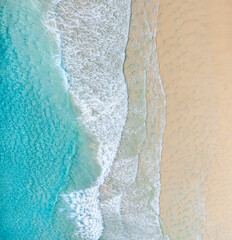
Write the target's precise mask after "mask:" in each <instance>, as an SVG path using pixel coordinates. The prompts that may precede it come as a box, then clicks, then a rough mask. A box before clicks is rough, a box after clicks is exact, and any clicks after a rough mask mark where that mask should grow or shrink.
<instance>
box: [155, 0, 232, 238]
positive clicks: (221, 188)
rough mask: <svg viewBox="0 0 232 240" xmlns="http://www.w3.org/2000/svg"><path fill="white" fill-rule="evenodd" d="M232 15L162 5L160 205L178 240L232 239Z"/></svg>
mask: <svg viewBox="0 0 232 240" xmlns="http://www.w3.org/2000/svg"><path fill="white" fill-rule="evenodd" d="M231 13H232V6H231V3H230V2H229V1H226V0H223V1H220V3H219V2H217V1H213V0H212V1H208V0H205V1H193V0H190V1H184V0H178V1H172V2H170V1H166V0H163V1H161V2H160V10H159V16H158V32H157V49H158V57H159V65H160V74H161V78H162V82H163V85H164V90H165V93H166V100H167V116H166V119H167V122H166V129H165V134H164V139H163V153H162V165H161V183H162V188H161V197H160V207H161V218H162V220H163V221H164V224H165V225H166V227H167V229H168V232H169V236H170V238H171V239H172V240H177V239H178V240H183V239H185V240H187V239H189V240H190V239H191V240H192V239H205V240H211V239H212V240H214V239H221V240H230V239H232V231H231V230H230V225H231V222H232V219H231V218H232V217H231V216H232V214H231V204H230V203H231V202H232V194H230V189H231V186H232V174H231V170H232V166H231V165H230V159H231V154H232V152H231V149H230V146H231V141H232V138H231V137H232V136H231V133H232V131H231V128H232V127H231V124H230V123H231V120H232V114H231V107H232V102H231V92H232V91H231V90H232V85H231V84H230V82H231V77H232V70H231V69H232V68H231V63H232V61H231V60H232V59H231V58H232V47H231V46H232V45H231V42H232V30H231V23H232V14H231Z"/></svg>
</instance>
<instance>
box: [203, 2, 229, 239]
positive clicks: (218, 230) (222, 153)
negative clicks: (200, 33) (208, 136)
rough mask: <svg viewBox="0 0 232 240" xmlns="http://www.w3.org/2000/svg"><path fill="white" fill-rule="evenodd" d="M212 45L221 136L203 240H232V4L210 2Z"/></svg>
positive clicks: (210, 176) (210, 178)
mask: <svg viewBox="0 0 232 240" xmlns="http://www.w3.org/2000/svg"><path fill="white" fill-rule="evenodd" d="M209 7H210V8H209V9H210V13H211V18H210V20H211V27H210V29H211V43H212V45H211V46H212V60H213V62H212V63H213V73H214V79H215V87H216V90H217V96H218V97H217V109H218V132H217V144H216V148H215V155H214V158H213V161H212V163H211V166H210V170H209V173H208V178H207V181H206V187H208V189H206V191H207V198H206V210H207V212H208V217H207V219H206V229H205V235H204V238H203V239H204V240H231V239H232V1H230V0H220V1H216V0H211V1H210V5H209Z"/></svg>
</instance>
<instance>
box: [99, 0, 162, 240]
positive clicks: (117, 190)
mask: <svg viewBox="0 0 232 240" xmlns="http://www.w3.org/2000/svg"><path fill="white" fill-rule="evenodd" d="M157 10H158V1H155V2H154V1H150V0H147V1H143V2H142V1H132V15H131V26H130V34H129V41H128V45H127V50H126V61H125V64H124V69H125V76H126V81H127V86H128V93H129V111H128V118H127V122H126V126H125V128H124V132H123V134H122V139H121V143H120V147H119V149H118V155H117V157H116V159H115V161H114V165H113V168H112V170H111V172H110V174H109V176H108V177H107V179H106V181H105V183H104V184H103V185H102V187H101V199H100V200H101V207H102V209H103V216H104V220H105V224H106V226H105V232H104V233H103V238H104V239H111V240H113V239H115V240H117V239H119V238H126V239H142V238H146V239H147V240H148V239H154V237H155V236H156V239H163V237H162V232H161V228H160V222H159V218H158V216H159V191H160V182H159V167H160V150H161V148H162V146H161V143H160V140H161V141H162V131H163V130H162V128H163V125H164V118H165V114H164V111H165V107H164V105H165V98H164V93H163V92H162V86H161V83H160V82H159V81H160V76H159V67H158V60H157V53H156V43H155V41H156V40H155V35H156V17H157V13H158V11H157ZM162 120H163V121H162ZM142 203H143V204H142ZM138 208H141V211H138ZM141 219H146V221H145V220H144V221H142V222H141ZM135 229H136V230H135Z"/></svg>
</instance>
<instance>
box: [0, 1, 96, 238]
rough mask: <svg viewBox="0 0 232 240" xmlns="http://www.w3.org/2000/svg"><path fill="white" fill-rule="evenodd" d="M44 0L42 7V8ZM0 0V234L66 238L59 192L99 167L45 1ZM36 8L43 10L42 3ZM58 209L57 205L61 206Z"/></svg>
mask: <svg viewBox="0 0 232 240" xmlns="http://www.w3.org/2000/svg"><path fill="white" fill-rule="evenodd" d="M43 4H44V7H43ZM40 5H41V8H37V7H36V5H35V4H33V3H32V2H31V1H30V0H20V1H19V0H0V239H4V240H11V239H12V240H13V239H14V240H17V239H23V240H27V239H28V240H32V239H41V240H44V239H46V240H48V239H51V240H53V239H54V240H58V239H65V240H68V239H73V234H74V232H75V228H76V226H75V223H74V222H73V221H72V220H71V218H70V217H69V212H68V206H67V205H66V204H65V203H64V201H63V200H62V197H61V194H63V193H66V192H69V191H72V190H77V189H83V188H86V187H88V186H90V185H91V183H92V182H94V181H95V180H96V178H97V176H98V175H99V173H100V167H99V166H98V164H97V163H96V162H95V160H94V154H95V152H94V148H92V147H91V146H92V145H94V143H95V142H94V139H92V138H91V136H90V135H88V134H87V133H85V132H84V130H83V129H82V127H81V125H80V124H78V122H77V110H76V109H75V106H74V105H73V103H72V101H71V98H70V96H69V93H68V92H67V91H66V90H65V87H64V81H65V79H64V76H63V74H62V69H61V68H60V67H59V66H57V64H56V61H55V59H54V55H57V54H59V48H58V47H59V46H58V45H57V43H56V42H55V41H54V38H53V37H52V36H51V33H49V31H47V29H46V27H45V26H44V24H43V17H44V16H45V14H46V9H47V8H46V7H47V6H48V1H40ZM42 9H43V10H44V12H43V10H42ZM61 210H62V211H61Z"/></svg>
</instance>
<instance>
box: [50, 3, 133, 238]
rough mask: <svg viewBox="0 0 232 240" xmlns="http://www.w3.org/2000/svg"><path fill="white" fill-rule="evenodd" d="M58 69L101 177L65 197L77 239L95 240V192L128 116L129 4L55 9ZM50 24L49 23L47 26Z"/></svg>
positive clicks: (97, 232)
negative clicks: (93, 144)
mask: <svg viewBox="0 0 232 240" xmlns="http://www.w3.org/2000/svg"><path fill="white" fill-rule="evenodd" d="M57 7H58V9H57V14H58V17H57V19H56V23H55V24H57V23H58V25H57V27H58V29H59V31H60V33H59V34H60V36H61V47H62V54H63V56H64V58H63V62H62V64H63V66H64V67H65V69H66V70H67V72H68V74H69V80H70V81H69V84H70V88H69V91H70V93H71V95H72V96H73V99H74V100H75V103H76V104H77V106H78V107H79V109H80V110H81V112H82V119H81V120H82V123H83V124H84V125H85V127H86V128H87V129H88V130H89V131H90V132H91V133H92V134H93V135H94V136H96V138H97V140H98V143H99V147H98V151H97V161H98V162H99V164H100V165H101V167H102V173H101V176H100V177H99V178H98V180H97V181H96V182H95V183H94V184H93V186H92V187H91V188H88V189H83V190H81V191H76V192H72V193H69V194H66V195H64V199H65V200H66V202H67V203H68V204H69V205H70V209H71V212H72V218H73V219H75V221H76V223H77V227H78V231H77V233H76V234H77V236H79V237H80V238H82V239H87V240H97V239H99V237H100V236H101V234H102V231H103V222H102V216H101V211H100V206H99V199H98V198H99V187H100V185H101V184H102V183H103V182H104V179H105V177H106V176H107V174H108V173H109V171H110V168H111V166H112V164H113V161H114V158H115V156H116V153H117V148H118V146H119V142H120V139H121V133H122V130H123V127H124V124H125V121H126V116H127V105H128V103H127V87H126V83H125V79H124V75H123V63H124V59H125V48H126V43H127V40H128V31H129V18H130V0H119V1H116V0H102V1H96V0H86V1H82V0H75V1H74V0H65V1H61V2H60V3H59V4H58V5H57ZM50 23H52V21H50Z"/></svg>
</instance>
